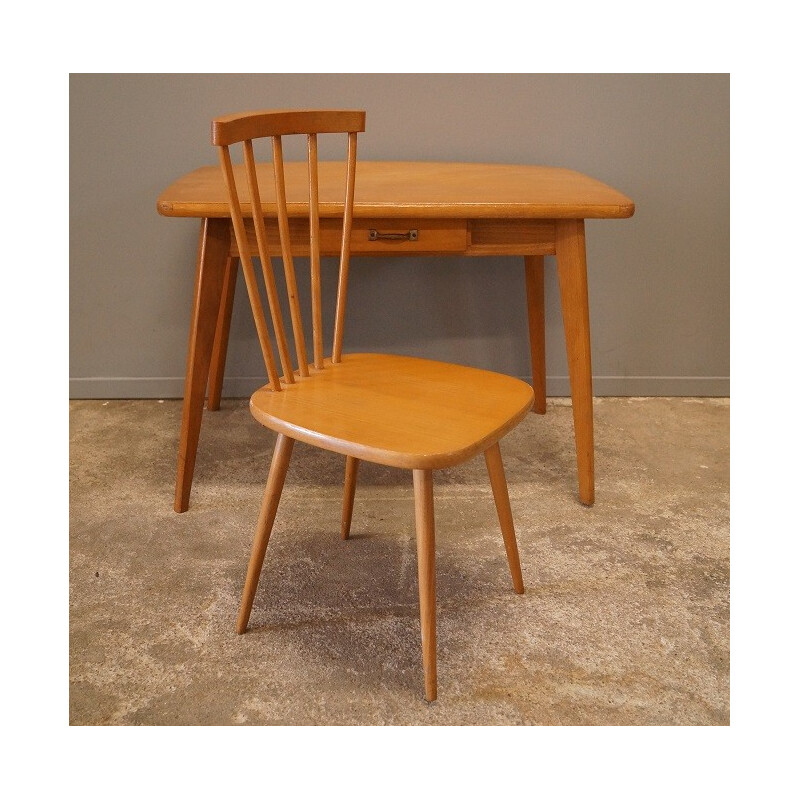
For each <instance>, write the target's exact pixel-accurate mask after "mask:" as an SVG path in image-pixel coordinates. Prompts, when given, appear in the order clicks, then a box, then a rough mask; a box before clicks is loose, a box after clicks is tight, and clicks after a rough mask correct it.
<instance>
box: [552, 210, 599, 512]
mask: <svg viewBox="0 0 800 800" xmlns="http://www.w3.org/2000/svg"><path fill="white" fill-rule="evenodd" d="M556 259H557V262H558V279H559V283H560V286H561V313H562V316H563V318H564V330H565V333H566V336H565V338H566V342H567V361H568V363H569V381H570V388H571V390H572V421H573V425H574V427H575V450H576V455H577V459H578V474H579V475H581V476H582V481H581V482H580V483H579V486H578V491H579V494H580V499H581V502H582V503H583V504H584V505H587V506H590V505H592V504H593V503H594V417H593V416H592V414H591V413H589V414H587V413H585V412H584V409H586V408H589V409H591V407H592V402H593V401H592V397H593V394H592V348H591V343H590V341H589V339H590V337H589V283H588V276H587V274H586V239H585V233H584V223H583V220H582V219H577V220H576V219H568V220H559V221H558V223H557V225H556Z"/></svg>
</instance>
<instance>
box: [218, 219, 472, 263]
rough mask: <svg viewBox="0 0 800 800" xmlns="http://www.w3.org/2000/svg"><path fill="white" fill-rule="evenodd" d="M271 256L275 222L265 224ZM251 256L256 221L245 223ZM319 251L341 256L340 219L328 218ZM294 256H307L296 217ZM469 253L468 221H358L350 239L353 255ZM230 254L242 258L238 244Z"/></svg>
mask: <svg viewBox="0 0 800 800" xmlns="http://www.w3.org/2000/svg"><path fill="white" fill-rule="evenodd" d="M264 222H265V227H266V231H267V242H268V244H269V251H270V255H272V256H279V255H280V253H281V247H280V239H279V238H278V224H277V222H276V220H274V219H266V220H264ZM245 228H246V230H247V241H248V246H249V248H250V252H251V254H253V255H257V254H258V245H257V243H256V235H255V230H254V229H253V221H252V220H245ZM319 228H320V229H319V239H320V250H321V252H322V254H323V255H327V256H332V255H339V249H340V247H341V244H342V221H341V219H335V218H330V219H328V218H325V219H321V220H320V225H319ZM289 235H290V237H291V240H292V253H293V254H294V255H295V256H308V254H309V244H308V220H307V219H303V218H299V217H293V218H291V219H290V220H289ZM466 249H467V223H466V221H465V220H451V219H443V220H419V219H355V220H353V230H352V234H351V236H350V252H351V253H352V254H353V255H376V256H384V255H402V254H405V253H407V254H408V255H434V254H437V253H464V252H465V251H466ZM231 254H232V255H234V256H238V255H239V250H238V248H237V246H236V242H235V241H233V242H232V243H231Z"/></svg>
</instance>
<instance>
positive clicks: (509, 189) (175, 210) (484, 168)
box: [157, 161, 634, 219]
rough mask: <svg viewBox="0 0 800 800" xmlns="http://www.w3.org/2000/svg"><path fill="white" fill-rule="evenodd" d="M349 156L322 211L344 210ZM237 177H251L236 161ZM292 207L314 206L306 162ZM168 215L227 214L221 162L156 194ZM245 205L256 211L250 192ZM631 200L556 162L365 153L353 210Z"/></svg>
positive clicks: (299, 166)
mask: <svg viewBox="0 0 800 800" xmlns="http://www.w3.org/2000/svg"><path fill="white" fill-rule="evenodd" d="M258 169H259V173H260V177H259V181H260V187H261V194H262V210H263V213H264V214H269V213H274V212H275V194H274V188H273V187H274V183H273V178H272V165H271V164H259V166H258ZM344 169H345V164H344V162H339V161H325V162H320V164H319V198H320V216H323V217H324V216H328V217H334V216H339V215H341V213H342V206H343V194H344V190H343V186H344ZM235 174H236V181H237V185H238V186H240V187H243V188H244V189H245V192H244V193H243V197H244V198H246V197H247V194H246V179H245V176H244V169H243V167H241V165H237V167H236V168H235ZM286 196H287V201H288V205H289V214H290V215H292V216H300V215H305V214H307V213H308V178H307V175H306V165H305V162H289V163H287V164H286ZM157 208H158V212H159V214H162V215H163V216H167V217H221V218H224V217H228V216H230V214H229V213H228V206H227V200H226V193H225V186H224V183H223V180H222V173H221V171H220V168H219V167H200V168H199V169H196V170H194V171H193V172H190V173H189V174H187V175H184V176H183V177H182V178H179V179H178V180H177V181H175V183H173V184H172V185H171V186H169V187H168V188H167V189H165V190H164V192H162V193H161V195H160V196H159V198H158V201H157ZM242 211H243V213H244V214H245V215H252V210H251V209H250V207H249V205H248V204H247V202H246V200H245V203H244V204H243V207H242ZM633 212H634V204H633V201H632V200H630V199H629V198H628V197H626V196H625V195H624V194H621V193H620V192H618V191H617V190H616V189H612V188H611V187H610V186H606V184H604V183H601V182H600V181H597V180H595V179H594V178H590V177H588V176H586V175H582V174H581V173H579V172H574V171H572V170H568V169H561V168H558V167H542V166H526V165H514V164H470V163H450V162H446V163H445V162H423V161H359V163H358V167H357V169H356V193H355V206H354V210H353V213H354V216H355V217H383V218H399V217H425V218H442V219H447V218H450V219H475V218H489V219H491V218H502V219H510V218H513V219H537V218H538V219H623V218H626V217H630V216H632V215H633Z"/></svg>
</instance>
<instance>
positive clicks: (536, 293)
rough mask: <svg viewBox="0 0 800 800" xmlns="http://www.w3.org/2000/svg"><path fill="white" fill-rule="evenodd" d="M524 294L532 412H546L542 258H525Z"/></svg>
mask: <svg viewBox="0 0 800 800" xmlns="http://www.w3.org/2000/svg"><path fill="white" fill-rule="evenodd" d="M525 294H526V296H527V299H528V338H529V339H530V343H531V376H532V381H531V383H532V385H533V395H534V399H533V410H534V411H535V412H536V413H537V414H544V413H545V411H546V410H547V385H546V379H545V378H546V372H545V353H544V256H525Z"/></svg>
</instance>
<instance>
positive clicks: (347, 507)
mask: <svg viewBox="0 0 800 800" xmlns="http://www.w3.org/2000/svg"><path fill="white" fill-rule="evenodd" d="M360 463H361V462H360V461H359V460H358V459H357V458H355V457H353V456H347V459H346V461H345V468H344V497H343V499H342V539H349V538H350V525H351V523H352V521H353V503H354V501H355V495H356V481H357V479H358V465H359V464H360Z"/></svg>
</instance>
